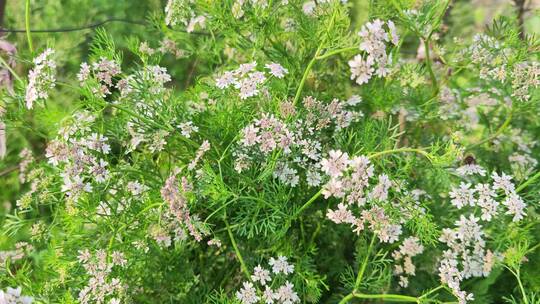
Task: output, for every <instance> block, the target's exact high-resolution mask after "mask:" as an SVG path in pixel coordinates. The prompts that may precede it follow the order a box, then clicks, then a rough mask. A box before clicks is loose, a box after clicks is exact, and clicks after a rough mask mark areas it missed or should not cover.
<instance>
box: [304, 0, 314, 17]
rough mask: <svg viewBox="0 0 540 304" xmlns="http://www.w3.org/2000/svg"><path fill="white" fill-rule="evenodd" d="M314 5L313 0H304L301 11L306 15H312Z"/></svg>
mask: <svg viewBox="0 0 540 304" xmlns="http://www.w3.org/2000/svg"><path fill="white" fill-rule="evenodd" d="M316 7H317V4H316V3H315V1H306V2H304V4H302V11H303V12H304V14H306V15H308V16H313V14H314V12H315V8H316Z"/></svg>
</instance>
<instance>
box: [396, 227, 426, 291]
mask: <svg viewBox="0 0 540 304" xmlns="http://www.w3.org/2000/svg"><path fill="white" fill-rule="evenodd" d="M422 252H424V246H422V245H421V244H420V241H419V240H418V238H417V237H412V236H410V237H408V238H406V239H405V240H403V243H402V244H401V245H399V249H398V250H395V251H394V252H393V253H392V257H393V258H394V262H395V264H394V274H395V275H398V276H399V285H400V286H401V287H407V286H408V285H409V276H414V275H415V271H416V267H415V266H414V264H413V262H412V258H413V257H414V256H417V255H419V254H421V253H422Z"/></svg>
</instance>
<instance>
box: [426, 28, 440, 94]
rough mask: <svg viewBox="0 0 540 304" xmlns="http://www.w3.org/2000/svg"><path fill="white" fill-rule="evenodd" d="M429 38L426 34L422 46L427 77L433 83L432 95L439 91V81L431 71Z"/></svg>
mask: <svg viewBox="0 0 540 304" xmlns="http://www.w3.org/2000/svg"><path fill="white" fill-rule="evenodd" d="M429 40H430V36H428V37H427V38H426V39H424V48H425V50H426V66H427V68H428V71H429V77H430V78H431V82H432V84H433V96H436V95H437V94H438V93H439V83H438V82H437V77H435V73H434V72H433V67H432V66H431V55H430V51H429Z"/></svg>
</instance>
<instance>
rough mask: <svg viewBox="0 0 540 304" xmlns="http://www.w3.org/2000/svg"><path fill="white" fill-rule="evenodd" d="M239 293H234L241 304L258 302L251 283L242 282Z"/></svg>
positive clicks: (255, 291)
mask: <svg viewBox="0 0 540 304" xmlns="http://www.w3.org/2000/svg"><path fill="white" fill-rule="evenodd" d="M243 285H244V286H243V287H242V288H241V289H240V291H237V292H236V298H237V299H238V300H240V302H242V304H255V303H257V302H258V301H259V296H257V290H256V289H255V287H253V284H252V283H251V282H244V283H243Z"/></svg>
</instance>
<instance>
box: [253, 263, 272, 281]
mask: <svg viewBox="0 0 540 304" xmlns="http://www.w3.org/2000/svg"><path fill="white" fill-rule="evenodd" d="M251 280H252V281H254V282H260V283H261V285H266V282H270V281H271V280H272V279H271V278H270V271H268V270H267V269H264V268H262V267H261V265H257V267H255V269H254V270H253V275H251Z"/></svg>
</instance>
